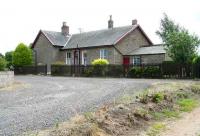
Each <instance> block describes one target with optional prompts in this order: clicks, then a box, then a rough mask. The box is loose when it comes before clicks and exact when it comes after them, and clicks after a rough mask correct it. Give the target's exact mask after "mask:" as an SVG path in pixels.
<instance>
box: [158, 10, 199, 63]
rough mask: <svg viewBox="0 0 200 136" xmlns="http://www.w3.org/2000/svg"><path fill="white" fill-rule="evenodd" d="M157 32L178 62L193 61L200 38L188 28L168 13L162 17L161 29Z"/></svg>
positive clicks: (171, 55)
mask: <svg viewBox="0 0 200 136" xmlns="http://www.w3.org/2000/svg"><path fill="white" fill-rule="evenodd" d="M156 34H157V35H158V36H159V37H160V38H161V39H162V41H163V42H164V43H165V48H166V51H167V53H168V55H169V56H170V57H171V58H172V59H173V60H174V61H175V62H178V63H191V62H192V60H193V58H194V57H195V56H196V51H197V48H198V46H199V44H200V39H199V38H198V37H197V36H196V35H194V34H190V33H189V32H188V30H186V29H185V28H184V27H181V26H180V25H179V24H176V23H174V21H173V20H171V19H170V18H169V17H168V16H167V15H166V14H164V18H163V19H161V25H160V30H159V31H157V32H156Z"/></svg>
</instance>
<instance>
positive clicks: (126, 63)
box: [123, 57, 130, 65]
mask: <svg viewBox="0 0 200 136" xmlns="http://www.w3.org/2000/svg"><path fill="white" fill-rule="evenodd" d="M123 64H124V65H129V64H130V58H129V57H124V58H123Z"/></svg>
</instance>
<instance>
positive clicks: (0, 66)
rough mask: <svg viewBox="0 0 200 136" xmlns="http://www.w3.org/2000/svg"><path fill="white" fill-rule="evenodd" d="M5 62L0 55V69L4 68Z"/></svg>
mask: <svg viewBox="0 0 200 136" xmlns="http://www.w3.org/2000/svg"><path fill="white" fill-rule="evenodd" d="M6 64H7V62H6V60H5V59H4V58H2V57H0V71H4V70H5V68H6Z"/></svg>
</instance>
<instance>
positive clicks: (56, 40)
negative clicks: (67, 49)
mask: <svg viewBox="0 0 200 136" xmlns="http://www.w3.org/2000/svg"><path fill="white" fill-rule="evenodd" d="M41 31H42V32H43V34H44V35H45V36H46V37H47V39H48V40H49V41H50V42H51V43H52V44H53V45H55V46H62V47H63V46H64V45H65V44H66V43H67V41H68V39H69V38H70V36H68V37H66V36H64V35H63V34H62V33H61V32H54V31H45V30H41Z"/></svg>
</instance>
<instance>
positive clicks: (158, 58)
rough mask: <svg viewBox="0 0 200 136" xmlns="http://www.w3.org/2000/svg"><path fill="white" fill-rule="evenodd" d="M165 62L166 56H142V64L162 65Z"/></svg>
mask: <svg viewBox="0 0 200 136" xmlns="http://www.w3.org/2000/svg"><path fill="white" fill-rule="evenodd" d="M163 61H165V54H155V55H142V56H141V62H142V64H148V63H149V64H152V63H162V62H163Z"/></svg>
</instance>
